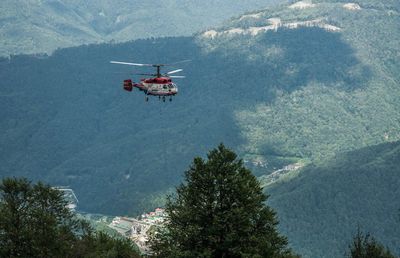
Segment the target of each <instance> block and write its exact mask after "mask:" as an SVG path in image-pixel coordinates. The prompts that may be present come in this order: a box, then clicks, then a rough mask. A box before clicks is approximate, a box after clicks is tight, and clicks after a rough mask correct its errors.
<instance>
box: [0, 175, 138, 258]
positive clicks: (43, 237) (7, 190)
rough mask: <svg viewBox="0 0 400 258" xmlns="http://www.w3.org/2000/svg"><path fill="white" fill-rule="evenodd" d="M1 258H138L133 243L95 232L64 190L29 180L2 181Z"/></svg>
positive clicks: (10, 179) (0, 216)
mask: <svg viewBox="0 0 400 258" xmlns="http://www.w3.org/2000/svg"><path fill="white" fill-rule="evenodd" d="M0 256H1V257H139V255H138V253H137V251H136V250H135V248H134V247H133V244H132V242H130V241H129V240H127V239H113V238H111V237H109V236H108V235H106V234H104V233H101V232H100V233H94V232H92V230H91V228H90V227H89V226H88V224H87V223H86V222H85V221H81V220H78V219H77V218H76V217H75V214H74V213H72V212H71V211H70V210H69V209H68V208H67V201H66V200H65V199H64V197H63V193H62V192H61V191H58V190H55V189H52V188H51V187H50V186H48V185H45V184H43V183H40V182H39V183H37V184H35V185H33V186H32V185H31V184H30V182H28V181H27V180H26V179H17V178H5V179H3V181H2V183H1V184H0Z"/></svg>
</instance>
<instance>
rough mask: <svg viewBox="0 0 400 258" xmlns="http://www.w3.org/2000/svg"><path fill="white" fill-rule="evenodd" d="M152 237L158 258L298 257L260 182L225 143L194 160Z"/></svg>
mask: <svg viewBox="0 0 400 258" xmlns="http://www.w3.org/2000/svg"><path fill="white" fill-rule="evenodd" d="M185 180H186V183H185V184H182V185H180V186H179V187H178V188H177V192H176V195H175V196H170V197H169V198H168V200H167V204H166V212H167V214H168V222H167V223H166V225H165V227H161V228H159V229H158V230H157V231H156V233H155V234H154V235H153V236H152V238H151V240H150V241H151V246H152V250H153V251H154V254H155V255H156V256H158V257H270V258H274V257H294V255H293V254H291V252H290V250H289V249H288V248H287V239H286V238H285V237H283V236H280V235H279V233H278V232H277V230H276V226H277V224H278V222H277V219H276V214H275V212H274V211H273V210H272V209H271V208H269V207H268V206H266V205H265V204H264V202H265V201H266V199H267V197H266V196H265V195H264V194H263V192H262V188H261V187H260V184H259V182H258V181H257V179H256V177H254V176H253V175H252V174H251V172H250V171H249V170H248V169H246V168H245V167H244V166H243V163H242V161H241V160H237V157H236V154H235V153H234V152H232V151H230V150H229V149H227V148H225V147H224V146H223V145H222V144H221V145H220V146H219V147H218V148H217V149H214V150H212V151H211V152H210V153H209V154H208V160H206V161H205V160H203V159H202V158H195V159H194V161H193V164H192V166H191V167H190V169H189V170H188V171H187V172H186V174H185Z"/></svg>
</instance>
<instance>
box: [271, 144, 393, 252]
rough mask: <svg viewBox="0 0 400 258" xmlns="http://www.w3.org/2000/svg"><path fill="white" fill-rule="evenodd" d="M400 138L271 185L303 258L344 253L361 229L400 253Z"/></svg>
mask: <svg viewBox="0 0 400 258" xmlns="http://www.w3.org/2000/svg"><path fill="white" fill-rule="evenodd" d="M399 186H400V142H395V143H385V144H380V145H377V146H372V147H366V148H363V149H360V150H357V151H352V152H349V153H344V154H340V155H337V156H335V157H334V158H332V159H330V160H327V161H325V162H324V163H323V164H320V165H312V166H308V167H306V168H304V169H303V171H302V172H301V175H300V176H299V177H298V178H296V179H294V180H292V181H290V182H286V183H282V184H276V185H273V186H271V187H269V188H267V189H266V191H267V192H268V193H269V194H270V195H271V199H270V204H271V206H272V207H274V208H275V209H276V210H277V212H278V214H279V216H280V218H281V230H282V232H284V233H285V234H286V235H287V236H288V238H289V239H290V241H291V243H292V247H293V249H294V250H296V251H298V252H300V253H301V254H302V255H303V256H304V257H343V254H344V251H345V250H346V248H347V247H348V245H349V243H350V242H351V239H352V237H353V235H354V234H355V233H356V232H357V228H358V227H360V228H361V229H362V230H363V231H367V232H370V233H371V234H372V235H373V236H375V237H376V238H377V239H378V240H379V241H380V242H382V243H384V245H387V246H388V247H389V248H390V249H391V250H392V251H393V252H394V253H397V254H400V249H399V246H400V201H399V200H400V187H399Z"/></svg>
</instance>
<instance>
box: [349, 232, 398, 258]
mask: <svg viewBox="0 0 400 258" xmlns="http://www.w3.org/2000/svg"><path fill="white" fill-rule="evenodd" d="M349 250H350V253H349V255H348V257H349V258H396V257H395V256H394V255H393V254H391V253H390V251H389V249H387V248H385V247H383V246H382V245H381V244H380V243H378V242H377V241H376V240H375V239H374V238H373V237H371V235H370V234H366V235H364V234H363V233H362V232H361V231H360V230H358V231H357V234H356V236H355V237H354V238H353V242H352V244H351V245H350V246H349Z"/></svg>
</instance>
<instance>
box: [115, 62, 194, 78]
mask: <svg viewBox="0 0 400 258" xmlns="http://www.w3.org/2000/svg"><path fill="white" fill-rule="evenodd" d="M190 61H191V60H182V61H178V62H174V63H171V64H140V63H129V62H120V61H110V63H112V64H122V65H131V66H147V67H155V68H156V69H157V73H155V74H146V73H141V74H139V75H147V76H155V77H157V78H160V77H162V76H165V77H170V78H185V76H177V75H172V76H171V75H170V74H174V73H179V72H182V71H183V69H176V70H173V71H169V72H167V73H164V74H162V73H161V67H163V66H172V65H175V64H180V63H186V62H190Z"/></svg>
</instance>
